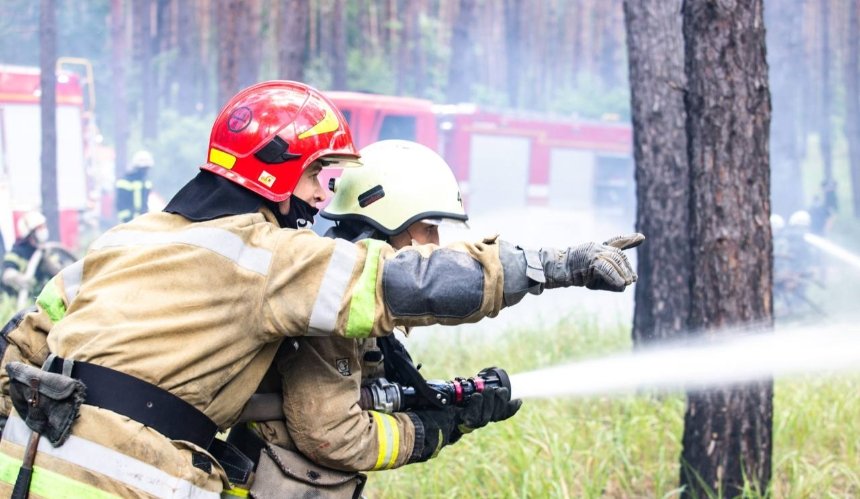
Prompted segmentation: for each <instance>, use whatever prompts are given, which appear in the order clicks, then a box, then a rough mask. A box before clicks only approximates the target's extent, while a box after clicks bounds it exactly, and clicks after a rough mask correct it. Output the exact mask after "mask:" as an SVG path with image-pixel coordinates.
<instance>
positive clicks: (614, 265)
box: [540, 234, 645, 291]
mask: <svg viewBox="0 0 860 499" xmlns="http://www.w3.org/2000/svg"><path fill="white" fill-rule="evenodd" d="M644 240H645V236H643V235H642V234H630V235H627V236H617V237H613V238H612V239H609V240H608V241H606V242H604V243H603V244H598V243H585V244H580V245H579V246H573V247H570V248H567V249H566V250H557V249H552V248H547V249H542V250H540V261H541V264H542V265H543V270H544V275H545V276H546V283H545V287H546V288H547V289H551V288H561V287H567V286H585V287H586V288H588V289H597V290H605V291H624V288H626V287H627V286H629V285H631V284H633V283H634V282H636V272H634V271H633V267H631V266H630V262H629V261H628V260H627V257H626V256H625V255H624V253H622V252H621V250H625V249H630V248H635V247H636V246H639V245H640V244H642V241H644Z"/></svg>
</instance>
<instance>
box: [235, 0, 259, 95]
mask: <svg viewBox="0 0 860 499" xmlns="http://www.w3.org/2000/svg"><path fill="white" fill-rule="evenodd" d="M240 4H241V7H240V8H239V10H238V11H237V16H238V17H237V18H236V19H235V20H234V21H235V22H236V24H238V26H239V29H238V31H237V35H236V36H237V37H238V39H237V42H238V44H239V45H238V47H237V51H236V82H237V90H240V89H243V88H245V87H249V86H251V85H253V84H255V83H257V82H258V81H259V78H258V76H257V75H258V74H259V72H260V61H261V58H262V54H263V50H262V47H263V43H264V42H263V29H262V21H263V19H262V9H263V6H262V1H261V0H243V1H242V2H240Z"/></svg>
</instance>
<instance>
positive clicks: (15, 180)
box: [0, 65, 91, 250]
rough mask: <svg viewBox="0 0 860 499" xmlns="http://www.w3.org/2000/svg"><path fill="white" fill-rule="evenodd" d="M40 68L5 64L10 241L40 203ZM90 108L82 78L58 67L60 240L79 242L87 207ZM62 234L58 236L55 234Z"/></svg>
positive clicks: (0, 143)
mask: <svg viewBox="0 0 860 499" xmlns="http://www.w3.org/2000/svg"><path fill="white" fill-rule="evenodd" d="M39 74H40V72H39V69H38V68H31V67H21V66H3V65H0V230H2V231H3V237H4V240H5V243H6V245H7V247H8V246H11V244H12V242H13V241H14V240H15V237H16V236H17V234H16V233H15V221H16V220H17V218H18V217H19V216H20V215H21V214H22V213H24V212H26V211H28V210H39V209H40V208H41V204H42V201H41V198H42V196H41V125H40V123H41V113H40V105H39V97H40V92H41V90H40V83H39ZM90 116H91V115H90V113H88V112H87V111H86V109H85V99H84V89H83V88H82V81H81V78H80V77H79V76H78V75H77V74H75V73H72V72H67V71H58V72H57V193H58V198H59V199H58V203H59V209H60V234H59V240H60V242H61V243H62V244H63V246H65V247H66V248H69V249H73V250H74V249H76V248H77V247H78V244H79V241H78V232H79V229H78V227H79V222H80V220H79V218H80V216H81V214H82V212H83V211H84V210H85V209H86V208H87V175H86V159H85V158H86V154H87V146H88V139H89V137H88V134H87V133H86V131H87V130H88V125H90V121H89V120H90V118H89V117H90ZM53 238H54V239H57V235H54V236H53Z"/></svg>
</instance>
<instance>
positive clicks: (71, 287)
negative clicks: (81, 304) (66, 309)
mask: <svg viewBox="0 0 860 499" xmlns="http://www.w3.org/2000/svg"><path fill="white" fill-rule="evenodd" d="M60 275H62V276H63V291H64V292H65V293H66V302H67V303H72V300H73V299H74V298H75V296H77V295H78V290H79V289H80V287H81V280H82V279H83V275H84V261H83V260H78V261H77V262H75V263H73V264H71V265H69V266H68V267H66V268H64V269H63V270H61V271H60Z"/></svg>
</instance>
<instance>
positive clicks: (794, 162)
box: [765, 0, 804, 218]
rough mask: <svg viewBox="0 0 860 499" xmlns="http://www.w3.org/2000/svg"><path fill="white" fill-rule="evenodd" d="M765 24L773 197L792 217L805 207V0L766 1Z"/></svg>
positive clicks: (777, 210)
mask: <svg viewBox="0 0 860 499" xmlns="http://www.w3.org/2000/svg"><path fill="white" fill-rule="evenodd" d="M765 25H766V26H767V48H768V50H767V52H768V53H767V58H768V63H769V66H770V90H771V96H772V98H773V119H772V121H771V123H772V124H771V148H770V164H771V176H772V178H773V182H771V196H772V201H773V212H774V213H779V214H781V215H782V216H784V217H786V218H788V216H789V215H791V214H792V213H794V212H795V211H797V210H799V209H802V208H803V185H802V184H801V180H802V175H801V172H800V163H801V160H802V154H801V152H800V148H799V147H798V145H799V144H800V142H801V141H802V140H804V130H803V127H802V126H801V115H802V113H803V109H802V105H803V103H802V99H803V86H802V85H803V83H802V82H803V78H801V77H798V75H802V74H803V70H804V66H803V59H804V53H803V39H802V37H803V0H766V5H765Z"/></svg>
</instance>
